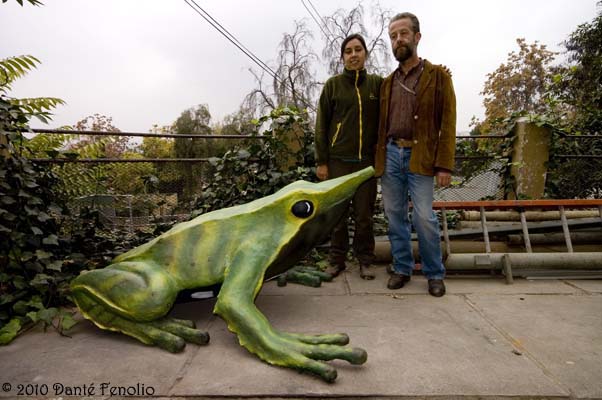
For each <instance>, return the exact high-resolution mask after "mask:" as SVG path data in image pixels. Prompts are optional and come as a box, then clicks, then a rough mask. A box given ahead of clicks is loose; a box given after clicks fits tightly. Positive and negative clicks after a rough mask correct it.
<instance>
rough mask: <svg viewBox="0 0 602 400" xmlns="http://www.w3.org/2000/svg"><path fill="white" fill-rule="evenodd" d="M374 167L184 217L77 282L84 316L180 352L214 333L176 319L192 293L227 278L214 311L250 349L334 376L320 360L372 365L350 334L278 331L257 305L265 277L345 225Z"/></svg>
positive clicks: (269, 358) (76, 295)
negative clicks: (176, 308)
mask: <svg viewBox="0 0 602 400" xmlns="http://www.w3.org/2000/svg"><path fill="white" fill-rule="evenodd" d="M373 174H374V170H373V169H372V167H368V168H366V169H363V170H361V171H358V172H356V173H353V174H350V175H346V176H343V177H340V178H337V179H332V180H328V181H324V182H320V183H310V182H305V181H297V182H294V183H292V184H290V185H288V186H286V187H284V188H283V189H281V190H280V191H278V192H276V193H275V194H273V195H270V196H267V197H264V198H261V199H258V200H255V201H253V202H250V203H248V204H244V205H240V206H236V207H231V208H226V209H222V210H217V211H214V212H210V213H207V214H203V215H200V216H198V217H197V218H195V219H192V220H191V221H188V222H184V223H180V224H178V225H176V226H174V227H173V228H172V229H171V230H169V231H167V232H165V233H164V234H162V235H161V236H159V237H157V238H155V239H153V240H152V241H150V242H148V243H146V244H144V245H142V246H139V247H136V248H134V249H132V250H130V251H128V252H127V253H124V254H122V255H120V256H118V257H116V258H115V259H114V260H113V264H111V265H110V266H108V267H107V268H104V269H100V270H95V271H90V272H87V273H84V274H81V275H80V276H78V277H77V278H76V279H74V280H73V282H72V284H71V289H72V295H73V299H74V300H75V303H76V304H77V306H78V307H79V309H80V310H81V312H82V314H83V316H84V317H85V318H87V319H89V320H91V321H93V322H94V324H96V325H97V326H98V327H100V328H102V329H108V330H111V331H119V332H123V333H124V334H126V335H129V336H133V337H135V338H136V339H138V340H140V341H141V342H143V343H146V344H150V345H157V346H159V347H161V348H163V349H166V350H168V351H171V352H178V351H181V350H183V348H184V346H185V344H186V342H191V343H196V344H206V343H207V342H208V341H209V335H208V334H207V333H206V332H201V331H199V330H197V329H195V328H194V324H193V323H192V322H191V321H183V320H178V319H174V318H170V317H168V316H167V314H168V312H169V311H170V309H171V308H172V306H173V304H174V301H175V299H176V295H177V294H178V292H180V291H181V290H183V289H192V288H201V287H207V286H211V285H215V284H221V289H220V291H219V295H218V296H217V301H216V304H215V307H214V313H215V314H218V315H219V316H220V317H222V318H223V319H224V320H225V321H226V323H227V324H228V328H229V329H230V331H232V332H234V333H235V334H236V335H238V339H239V342H240V344H241V345H242V346H244V347H245V348H246V349H247V350H249V351H250V352H251V353H254V354H256V355H257V356H258V357H260V358H261V359H262V360H264V361H267V362H268V363H270V364H274V365H279V366H283V367H290V368H295V369H298V370H302V371H307V372H310V373H314V374H317V375H319V376H320V377H321V378H322V379H324V380H326V381H328V382H333V381H334V380H335V379H336V376H337V371H336V369H335V368H334V367H332V366H331V365H329V364H327V363H324V362H321V361H317V360H333V359H342V360H347V361H348V362H350V363H352V364H363V363H364V362H365V361H366V359H367V354H366V351H364V350H363V349H360V348H350V347H348V346H345V345H346V344H347V343H349V337H348V336H347V335H346V334H327V335H305V334H298V333H286V332H280V331H278V330H276V329H275V328H274V327H272V325H270V323H269V322H268V320H267V319H266V317H265V316H264V315H263V314H262V313H261V312H260V311H259V310H258V309H257V307H256V306H255V304H254V301H255V297H256V296H257V294H258V293H259V290H260V289H261V286H262V284H263V281H264V279H267V278H271V277H274V276H276V275H279V274H281V273H283V272H285V271H287V270H288V269H290V268H291V267H293V266H294V265H295V263H296V262H297V261H299V259H300V258H301V257H303V256H304V255H305V254H306V253H307V252H309V251H310V250H311V249H312V248H313V247H314V246H315V245H316V244H318V243H319V242H321V241H323V240H324V239H325V238H326V237H327V235H328V234H329V233H330V231H331V230H332V228H333V227H334V226H335V225H336V223H337V222H338V221H339V219H340V217H341V215H342V213H343V211H344V210H345V208H346V207H347V205H348V202H349V200H350V199H351V197H352V196H353V194H354V193H355V191H356V189H357V188H358V187H359V186H360V184H362V183H363V182H364V181H366V180H368V179H370V178H371V177H372V176H373Z"/></svg>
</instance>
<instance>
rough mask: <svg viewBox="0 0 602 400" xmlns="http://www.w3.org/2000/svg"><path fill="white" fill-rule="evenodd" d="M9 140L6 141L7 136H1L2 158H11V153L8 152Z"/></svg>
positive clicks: (0, 152)
mask: <svg viewBox="0 0 602 400" xmlns="http://www.w3.org/2000/svg"><path fill="white" fill-rule="evenodd" d="M7 146H8V140H7V139H6V136H4V135H3V134H2V135H0V156H3V157H5V158H9V157H10V153H9V152H8V148H7Z"/></svg>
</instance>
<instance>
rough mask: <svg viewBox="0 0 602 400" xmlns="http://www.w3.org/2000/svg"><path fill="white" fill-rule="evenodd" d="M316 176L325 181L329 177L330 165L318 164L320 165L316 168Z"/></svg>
mask: <svg viewBox="0 0 602 400" xmlns="http://www.w3.org/2000/svg"><path fill="white" fill-rule="evenodd" d="M316 176H317V177H318V179H319V180H321V181H325V180H326V179H328V165H326V164H322V165H318V167H317V168H316Z"/></svg>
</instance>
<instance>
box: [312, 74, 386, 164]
mask: <svg viewBox="0 0 602 400" xmlns="http://www.w3.org/2000/svg"><path fill="white" fill-rule="evenodd" d="M382 81H383V78H381V77H380V76H378V75H372V74H368V73H367V72H366V70H365V69H363V70H361V71H350V70H347V69H345V71H344V72H343V73H342V74H339V75H335V76H333V77H331V78H330V79H328V80H327V81H326V83H325V84H324V88H323V89H322V94H321V95H320V102H319V105H318V115H317V118H316V131H315V142H316V163H317V164H318V165H322V164H326V163H328V161H329V160H330V159H333V158H334V159H338V160H343V161H352V162H353V161H362V160H370V162H372V161H373V159H374V152H375V146H376V141H377V137H378V116H379V94H380V85H381V83H382Z"/></svg>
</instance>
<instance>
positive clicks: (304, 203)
mask: <svg viewBox="0 0 602 400" xmlns="http://www.w3.org/2000/svg"><path fill="white" fill-rule="evenodd" d="M292 212H293V215H294V216H295V217H299V218H307V217H309V216H311V215H312V214H313V213H314V205H313V203H312V202H311V201H308V200H301V201H298V202H296V203H295V204H294V205H293V208H292Z"/></svg>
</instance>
